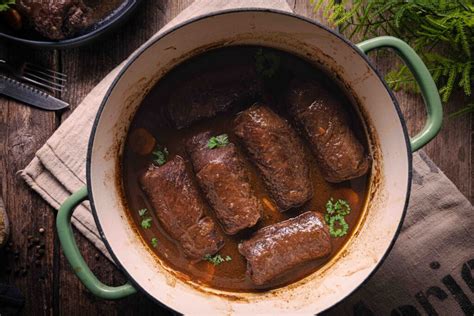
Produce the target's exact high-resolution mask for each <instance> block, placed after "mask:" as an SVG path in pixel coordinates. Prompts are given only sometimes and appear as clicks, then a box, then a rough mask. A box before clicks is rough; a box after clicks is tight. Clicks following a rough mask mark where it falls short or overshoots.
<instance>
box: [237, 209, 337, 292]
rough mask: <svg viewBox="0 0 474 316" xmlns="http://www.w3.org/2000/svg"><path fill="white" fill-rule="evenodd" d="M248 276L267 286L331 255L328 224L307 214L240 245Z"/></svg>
mask: <svg viewBox="0 0 474 316" xmlns="http://www.w3.org/2000/svg"><path fill="white" fill-rule="evenodd" d="M239 252H240V253H241V254H242V255H243V256H245V258H246V259H247V273H248V274H249V276H250V278H251V279H252V281H253V282H254V283H255V284H256V285H263V284H266V283H268V282H270V281H272V280H274V279H275V278H277V277H279V276H281V275H282V274H284V273H285V272H287V271H289V270H290V269H292V268H294V267H296V266H298V265H299V264H302V263H305V262H308V261H312V260H315V259H318V258H322V257H325V256H327V255H329V253H330V252H331V240H330V235H329V230H328V227H327V225H326V224H325V223H324V218H323V216H322V215H321V214H320V213H316V212H306V213H303V214H301V215H299V216H297V217H294V218H291V219H288V220H286V221H283V222H280V223H277V224H274V225H270V226H266V227H264V228H262V229H260V230H259V231H257V232H256V233H255V234H254V235H253V236H252V237H251V238H250V239H249V240H246V241H244V242H242V243H241V244H240V245H239Z"/></svg>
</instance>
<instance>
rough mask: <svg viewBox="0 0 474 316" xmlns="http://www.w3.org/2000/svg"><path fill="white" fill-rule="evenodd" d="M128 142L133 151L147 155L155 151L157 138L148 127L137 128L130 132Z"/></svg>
mask: <svg viewBox="0 0 474 316" xmlns="http://www.w3.org/2000/svg"><path fill="white" fill-rule="evenodd" d="M128 143H129V144H130V147H131V148H132V150H133V152H135V153H137V154H139V155H142V156H145V155H148V154H150V153H151V152H152V151H153V149H154V148H155V145H156V140H155V138H154V137H153V136H152V135H151V134H150V132H148V131H147V130H146V129H144V128H137V129H136V130H134V131H133V132H132V133H131V134H130V138H129V142H128Z"/></svg>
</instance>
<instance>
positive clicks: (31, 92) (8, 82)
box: [0, 75, 69, 111]
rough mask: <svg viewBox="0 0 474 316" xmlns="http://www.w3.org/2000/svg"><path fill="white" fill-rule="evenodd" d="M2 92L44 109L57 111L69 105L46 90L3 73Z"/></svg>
mask: <svg viewBox="0 0 474 316" xmlns="http://www.w3.org/2000/svg"><path fill="white" fill-rule="evenodd" d="M0 94H3V95H6V96H9V97H11V98H13V99H16V100H18V101H21V102H24V103H27V104H29V105H32V106H35V107H37V108H40V109H43V110H49V111H56V110H61V109H64V108H67V107H68V106H69V104H68V103H67V102H64V101H62V100H59V99H58V98H55V97H53V96H52V95H49V94H48V93H46V92H44V91H41V90H39V89H36V88H35V87H32V86H30V85H27V84H24V83H22V82H20V81H17V80H15V79H12V78H9V77H6V76H3V75H0Z"/></svg>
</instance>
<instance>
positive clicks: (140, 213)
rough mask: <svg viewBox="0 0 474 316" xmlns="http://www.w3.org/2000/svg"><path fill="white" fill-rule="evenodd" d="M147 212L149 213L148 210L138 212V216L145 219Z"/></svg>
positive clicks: (143, 209)
mask: <svg viewBox="0 0 474 316" xmlns="http://www.w3.org/2000/svg"><path fill="white" fill-rule="evenodd" d="M146 212H148V210H147V209H146V208H142V209H141V210H138V215H140V217H143V216H145V214H146Z"/></svg>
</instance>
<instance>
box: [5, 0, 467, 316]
mask: <svg viewBox="0 0 474 316" xmlns="http://www.w3.org/2000/svg"><path fill="white" fill-rule="evenodd" d="M191 2H192V0H179V1H171V0H149V1H143V3H142V5H141V6H140V8H139V9H138V10H137V12H136V13H135V14H134V15H133V17H132V18H131V19H130V20H129V21H128V22H127V23H126V24H125V25H124V26H122V27H121V29H119V30H117V31H115V32H114V33H113V34H110V36H108V37H107V38H106V39H103V40H100V43H95V44H92V45H89V46H86V47H83V48H76V49H71V50H65V51H57V50H50V51H40V50H32V49H25V48H23V47H21V46H17V45H13V44H11V43H0V58H5V59H8V60H13V59H14V60H28V61H31V62H36V63H38V64H42V65H45V66H49V67H51V68H54V69H57V70H60V71H62V72H64V73H66V74H67V75H68V80H69V81H68V85H67V91H66V92H65V93H63V94H62V95H59V96H60V97H61V98H62V99H64V100H66V101H68V102H70V103H71V105H72V108H71V109H70V110H68V111H66V112H63V113H51V112H44V111H40V110H36V109H33V108H30V107H27V106H25V105H23V104H20V103H18V102H15V101H13V100H10V99H7V98H4V97H1V96H0V194H1V196H2V197H3V199H4V202H5V205H6V208H7V212H8V214H9V217H10V220H11V228H12V236H11V237H12V238H11V243H10V244H9V247H7V249H3V250H0V283H8V284H12V285H15V286H16V287H18V288H19V289H20V290H21V291H22V293H23V295H24V296H25V300H26V302H25V306H24V308H23V310H22V313H21V314H22V315H129V314H134V315H135V314H140V315H148V314H150V315H151V314H153V315H157V314H159V315H167V314H171V312H169V311H167V310H166V309H164V308H163V307H161V306H159V305H156V304H154V303H153V302H152V301H151V300H150V299H149V298H147V297H146V296H145V295H144V294H137V295H134V296H132V297H129V298H127V299H124V300H119V301H104V300H100V299H97V298H95V297H94V296H93V295H92V294H90V293H89V292H88V291H87V290H86V289H85V288H84V287H83V286H82V284H81V283H80V282H79V281H78V279H77V278H76V276H75V275H74V273H73V271H72V270H71V268H70V266H69V264H68V263H67V261H66V259H65V258H64V256H63V254H62V251H61V249H60V246H59V243H58V238H57V235H56V233H55V229H54V228H55V223H54V221H55V211H54V210H53V209H52V208H51V207H50V206H49V205H47V204H46V203H45V202H44V201H43V200H42V199H41V198H40V197H39V195H37V194H35V193H33V192H32V191H31V190H29V189H28V187H27V186H26V184H25V183H24V182H23V181H22V180H21V179H20V178H19V177H18V176H17V174H16V173H17V171H18V170H20V169H22V168H23V167H25V166H26V165H27V164H28V162H29V161H30V160H31V159H32V158H33V157H34V154H35V152H36V151H37V150H38V149H39V148H40V147H41V146H42V145H43V143H44V142H45V141H46V140H47V139H48V137H49V136H50V135H51V134H52V133H53V132H54V130H55V129H56V128H57V127H58V126H59V125H60V123H61V122H62V121H63V120H64V119H65V118H66V117H67V116H68V115H69V114H70V113H71V112H72V110H73V109H74V108H75V106H77V105H78V104H79V102H80V101H81V100H82V99H83V98H84V96H85V95H86V94H87V93H88V92H89V91H90V90H91V89H92V87H94V85H96V84H97V83H98V82H99V81H100V80H101V79H102V78H103V77H104V76H105V75H106V74H107V73H108V72H109V71H110V70H112V69H113V68H114V67H115V66H116V65H118V64H119V63H120V62H121V61H123V60H124V59H125V58H126V57H127V56H128V55H129V54H130V53H131V52H133V51H134V50H135V49H136V48H137V47H138V46H139V45H140V44H141V43H143V42H144V41H145V40H146V39H148V38H149V37H150V36H151V35H152V34H154V33H155V32H156V31H157V30H159V29H160V28H161V27H162V26H163V25H164V24H166V23H167V22H168V21H170V20H171V19H172V18H173V17H174V16H176V15H177V14H178V13H179V12H180V11H182V10H183V9H184V8H186V7H187V6H188V5H189V4H190V3H191ZM288 3H289V4H290V6H291V7H292V8H293V10H294V11H295V12H296V13H298V14H301V15H304V16H307V17H310V18H313V19H316V20H320V21H321V17H320V16H318V15H317V14H314V13H313V12H312V9H311V7H310V6H309V1H306V0H301V1H299V0H293V1H290V0H289V1H288ZM373 57H374V58H373V59H374V62H375V63H376V64H377V65H378V67H379V69H380V70H381V71H382V72H384V71H387V70H389V69H390V68H391V67H393V65H394V64H395V63H396V62H397V61H396V59H395V57H394V56H392V55H386V54H384V56H382V57H380V56H373ZM396 95H397V99H398V100H399V102H400V105H401V107H402V109H403V113H404V115H405V119H406V121H407V123H408V126H409V129H410V132H411V133H412V134H414V133H415V132H416V131H417V130H419V129H421V127H422V126H423V124H424V120H425V111H424V108H423V104H422V101H421V99H420V98H419V97H418V96H413V95H408V94H405V93H403V92H399V93H397V94H396ZM461 102H464V103H465V102H466V100H463V99H462V97H461V96H459V97H458V98H457V99H456V100H454V101H453V102H451V103H449V104H448V105H447V106H446V107H445V113H449V112H452V111H453V110H454V109H455V108H456V107H457V106H458V103H461ZM473 124H474V123H473V116H472V115H466V116H464V117H461V118H458V119H451V120H446V121H445V123H444V126H443V129H442V131H441V133H440V135H439V136H438V137H437V138H436V139H435V140H434V141H433V142H431V143H430V144H429V145H428V146H427V147H426V148H425V149H426V151H427V153H428V154H429V155H430V157H431V158H432V159H433V160H434V161H435V162H436V163H437V164H438V165H439V167H440V168H441V169H442V170H443V171H444V172H445V173H446V174H447V176H448V177H449V178H450V179H451V180H452V181H453V182H454V183H455V184H456V185H457V186H458V188H459V189H460V190H461V192H462V193H463V194H465V195H466V196H467V197H468V198H469V199H470V200H471V202H472V200H473V194H474V188H473V186H472V181H473V178H474V173H473V168H472V165H473V159H474V157H473V146H474V143H473ZM41 228H42V229H41ZM40 230H41V231H43V230H44V232H42V233H40ZM76 238H77V242H78V245H79V248H80V250H81V252H82V254H83V255H84V257H85V260H86V261H87V263H88V264H89V266H90V267H91V269H92V271H93V272H94V273H96V275H97V277H98V278H99V279H100V280H102V281H103V282H104V283H106V284H111V285H119V284H122V283H124V282H125V281H126V279H125V277H124V276H123V275H122V274H121V273H120V272H119V271H118V270H117V269H116V268H115V267H114V266H113V265H112V264H111V263H110V262H109V261H108V260H107V259H106V258H105V257H104V256H102V255H101V254H100V253H99V252H98V251H97V250H96V249H95V248H94V246H92V244H90V243H89V242H88V241H87V240H86V239H85V238H84V237H82V236H81V235H80V234H76Z"/></svg>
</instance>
